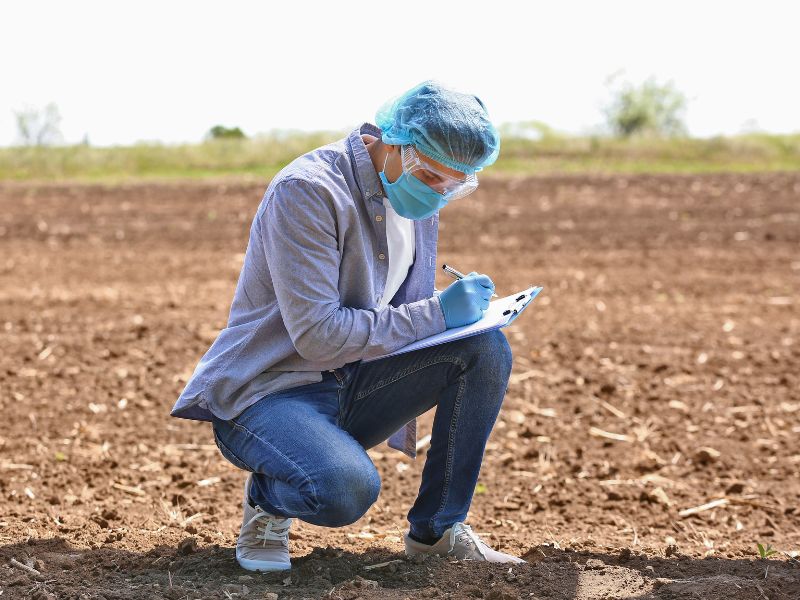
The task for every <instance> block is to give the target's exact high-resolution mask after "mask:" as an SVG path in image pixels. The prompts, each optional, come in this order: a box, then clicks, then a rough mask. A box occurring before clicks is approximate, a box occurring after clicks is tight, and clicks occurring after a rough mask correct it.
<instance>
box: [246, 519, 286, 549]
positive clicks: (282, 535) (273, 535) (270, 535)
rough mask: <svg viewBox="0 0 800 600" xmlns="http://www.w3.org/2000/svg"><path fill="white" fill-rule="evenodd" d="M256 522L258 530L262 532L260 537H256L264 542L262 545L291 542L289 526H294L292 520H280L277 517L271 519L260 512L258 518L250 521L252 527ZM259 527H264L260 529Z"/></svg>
mask: <svg viewBox="0 0 800 600" xmlns="http://www.w3.org/2000/svg"><path fill="white" fill-rule="evenodd" d="M254 521H255V522H256V530H257V531H259V532H260V535H256V536H255V537H256V538H257V539H259V540H262V543H261V545H262V546H266V545H267V542H268V541H270V542H281V544H283V543H284V542H286V543H288V540H289V526H290V525H291V524H292V520H291V519H288V518H287V519H279V518H275V517H271V516H269V515H267V514H265V513H263V512H259V513H258V514H257V515H256V516H254V517H253V518H252V519H250V523H248V525H250V524H251V523H253V522H254ZM259 525H263V527H260V526H259Z"/></svg>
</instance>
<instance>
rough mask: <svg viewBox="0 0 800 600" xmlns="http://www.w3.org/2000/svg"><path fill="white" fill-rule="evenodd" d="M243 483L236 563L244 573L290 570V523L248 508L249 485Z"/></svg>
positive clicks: (248, 482)
mask: <svg viewBox="0 0 800 600" xmlns="http://www.w3.org/2000/svg"><path fill="white" fill-rule="evenodd" d="M251 479H252V475H248V476H247V481H245V483H244V502H242V507H243V508H244V519H243V520H242V528H241V530H240V531H239V539H238V540H237V541H236V560H237V561H238V563H239V565H240V566H241V567H242V568H243V569H247V570H248V571H283V570H285V569H291V568H292V563H291V561H290V560H289V527H290V526H291V525H292V520H291V519H288V518H283V517H276V516H274V515H271V514H269V513H266V512H264V511H263V510H261V508H260V507H258V506H256V507H255V508H253V507H252V506H250V502H249V501H248V498H249V497H250V495H249V492H250V481H251Z"/></svg>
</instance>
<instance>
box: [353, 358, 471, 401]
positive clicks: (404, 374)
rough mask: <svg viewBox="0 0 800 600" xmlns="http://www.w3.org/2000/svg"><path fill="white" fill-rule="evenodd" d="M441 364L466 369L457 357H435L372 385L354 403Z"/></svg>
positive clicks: (359, 394)
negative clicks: (455, 364)
mask: <svg viewBox="0 0 800 600" xmlns="http://www.w3.org/2000/svg"><path fill="white" fill-rule="evenodd" d="M443 362H450V363H459V364H461V366H462V368H466V364H465V363H464V361H462V360H461V359H460V358H458V357H457V356H437V357H435V358H433V359H431V360H429V361H427V362H425V363H423V364H421V365H413V366H411V367H408V368H406V369H403V370H402V371H399V372H397V373H395V374H394V375H393V376H392V377H390V378H388V379H381V380H380V381H379V382H378V383H376V384H374V385H373V386H372V387H369V388H367V389H366V390H364V391H362V392H360V393H358V394H357V395H356V397H355V401H356V402H358V401H360V400H363V399H364V398H366V397H367V396H369V395H370V394H373V393H375V392H377V391H378V390H380V389H381V388H385V387H386V386H387V385H391V384H393V383H395V382H397V381H400V380H401V379H402V378H403V377H407V376H408V375H413V374H414V373H416V372H417V371H421V370H422V369H426V368H428V367H430V366H433V365H436V364H439V363H443Z"/></svg>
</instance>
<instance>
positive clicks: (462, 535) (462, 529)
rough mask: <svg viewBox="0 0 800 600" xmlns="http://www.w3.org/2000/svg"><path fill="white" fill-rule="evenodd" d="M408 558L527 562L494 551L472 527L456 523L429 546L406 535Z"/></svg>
mask: <svg viewBox="0 0 800 600" xmlns="http://www.w3.org/2000/svg"><path fill="white" fill-rule="evenodd" d="M405 542H406V556H418V555H420V554H437V555H439V556H452V557H453V558H457V559H459V560H483V561H486V562H495V563H524V562H525V561H524V560H522V559H521V558H517V557H516V556H511V555H510V554H506V553H505V552H498V551H497V550H492V549H491V548H490V547H489V546H487V545H486V542H484V541H483V540H482V539H481V538H480V537H478V534H477V533H475V532H474V531H472V527H470V526H469V525H465V524H464V523H455V524H454V525H453V526H452V527H451V528H450V529H448V530H447V531H445V532H444V534H443V535H442V537H441V538H440V539H439V541H438V542H436V543H435V544H433V545H431V546H429V545H428V544H422V543H420V542H417V541H415V540H412V539H411V538H410V537H408V532H406V534H405Z"/></svg>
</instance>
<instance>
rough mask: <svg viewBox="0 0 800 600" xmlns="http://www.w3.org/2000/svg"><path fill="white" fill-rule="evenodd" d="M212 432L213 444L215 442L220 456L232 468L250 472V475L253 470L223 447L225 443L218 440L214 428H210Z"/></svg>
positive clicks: (231, 451)
mask: <svg viewBox="0 0 800 600" xmlns="http://www.w3.org/2000/svg"><path fill="white" fill-rule="evenodd" d="M212 430H213V431H214V442H216V444H217V448H219V451H220V454H222V456H224V457H225V458H226V459H227V461H228V462H230V463H231V464H232V465H233V466H234V467H236V468H238V469H241V470H242V471H250V472H251V473H252V472H253V469H251V468H250V467H249V466H247V464H246V463H245V462H244V461H243V460H242V459H241V458H239V457H238V456H236V454H234V452H233V450H231V449H230V448H228V446H226V445H225V442H223V441H222V440H221V439H220V437H219V434H218V433H217V429H216V427H212Z"/></svg>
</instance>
